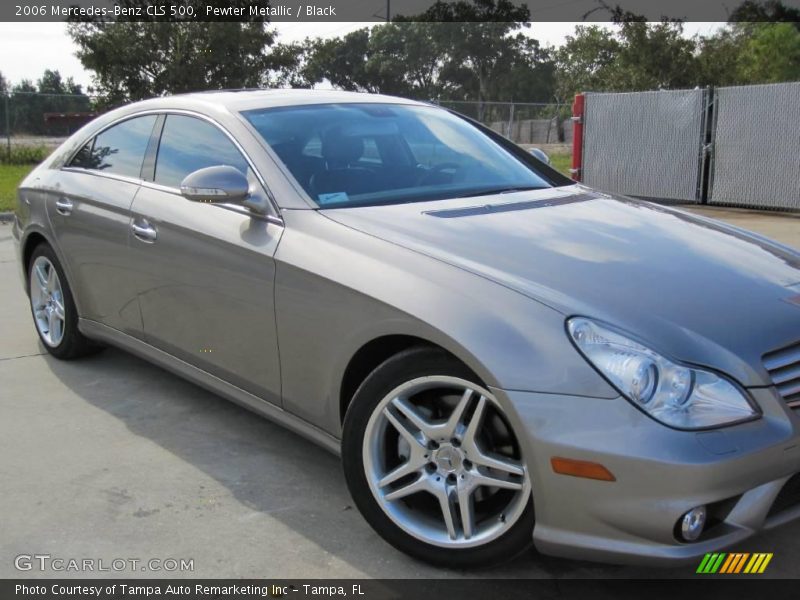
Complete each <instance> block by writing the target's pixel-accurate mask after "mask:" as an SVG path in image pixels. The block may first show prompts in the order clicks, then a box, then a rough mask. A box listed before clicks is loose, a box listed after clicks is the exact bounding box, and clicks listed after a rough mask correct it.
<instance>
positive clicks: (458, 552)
mask: <svg viewBox="0 0 800 600" xmlns="http://www.w3.org/2000/svg"><path fill="white" fill-rule="evenodd" d="M432 375H445V376H451V377H459V378H462V379H465V380H467V381H471V382H473V383H476V384H479V385H482V384H480V379H479V378H478V377H477V376H476V375H475V374H474V373H473V372H472V371H471V370H470V369H469V368H467V367H466V366H465V365H464V364H463V363H461V362H460V361H458V360H457V359H455V358H454V357H452V356H451V355H449V354H447V353H446V352H444V351H442V350H439V349H436V348H432V347H425V346H420V347H414V348H411V349H408V350H405V351H403V352H400V353H399V354H396V355H395V356H393V357H391V358H389V359H388V360H386V361H385V362H384V363H382V364H381V365H380V366H378V367H377V368H376V369H375V370H374V371H373V372H372V373H370V375H369V376H368V377H367V378H366V379H365V380H364V382H363V383H362V384H361V386H360V387H359V388H358V390H357V391H356V393H355V395H354V397H353V399H352V402H351V403H350V405H349V407H348V410H347V414H346V416H345V420H344V428H343V432H342V464H343V468H344V475H345V479H346V481H347V486H348V488H349V490H350V494H351V496H352V497H353V501H354V502H355V504H356V506H357V507H358V509H359V511H360V512H361V514H362V515H363V516H364V518H365V519H366V520H367V522H368V523H369V524H370V525H371V526H372V527H373V528H374V529H375V531H377V532H378V534H379V535H380V536H381V537H383V539H385V540H386V541H387V542H389V543H390V544H392V545H393V546H394V547H395V548H397V549H399V550H401V551H402V552H405V553H406V554H409V555H410V556H413V557H415V558H417V559H420V560H423V561H425V562H427V563H431V564H434V565H438V566H443V567H448V568H457V569H463V568H486V567H491V566H494V565H497V564H499V563H503V562H507V561H509V560H511V559H512V558H514V557H515V556H517V555H519V554H520V553H521V552H523V551H524V550H526V549H527V548H529V547H530V546H531V545H532V543H533V537H532V536H533V525H534V510H533V499H532V498H531V499H529V501H528V504H527V507H526V508H525V510H524V512H523V513H522V515H521V516H520V517H519V519H518V520H517V522H516V524H515V525H514V526H513V527H512V528H510V529H509V530H508V531H507V532H505V533H504V534H503V535H502V536H501V537H499V538H496V539H494V540H491V541H489V542H487V543H486V544H484V545H482V546H476V547H471V548H457V549H453V548H443V547H439V546H435V545H432V544H428V543H426V542H423V541H421V540H419V539H417V538H415V537H413V536H411V535H410V534H408V533H406V532H405V531H404V530H402V529H401V528H400V527H398V526H397V525H395V523H394V522H393V521H392V520H391V519H390V518H389V517H388V516H387V515H386V513H385V512H384V511H383V509H382V508H381V507H380V505H379V504H378V502H377V500H376V499H375V497H374V496H373V494H372V491H371V490H370V487H369V483H368V482H367V474H366V471H365V468H364V462H363V454H362V448H363V440H364V436H365V433H366V427H367V423H368V421H369V419H370V417H371V415H372V413H373V411H374V410H375V408H376V406H377V405H378V404H379V403H380V401H381V400H382V399H383V398H384V397H385V396H386V395H387V394H389V393H390V392H391V391H392V390H393V389H395V388H396V387H397V386H399V385H401V384H403V383H405V382H407V381H410V380H412V379H416V378H418V377H425V376H432Z"/></svg>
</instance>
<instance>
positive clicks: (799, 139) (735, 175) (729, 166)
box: [708, 83, 800, 210]
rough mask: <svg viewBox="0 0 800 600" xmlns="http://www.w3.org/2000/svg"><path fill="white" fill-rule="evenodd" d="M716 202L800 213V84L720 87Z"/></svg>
mask: <svg viewBox="0 0 800 600" xmlns="http://www.w3.org/2000/svg"><path fill="white" fill-rule="evenodd" d="M714 94H715V103H714V104H715V112H716V118H715V119H714V121H715V124H714V132H713V140H714V153H713V160H712V162H711V175H712V179H711V182H710V193H709V199H708V202H709V203H710V204H731V205H736V206H749V207H756V208H789V209H795V210H797V209H800V126H799V125H798V124H800V83H778V84H772V85H752V86H746V87H725V88H717V89H716V90H715V92H714Z"/></svg>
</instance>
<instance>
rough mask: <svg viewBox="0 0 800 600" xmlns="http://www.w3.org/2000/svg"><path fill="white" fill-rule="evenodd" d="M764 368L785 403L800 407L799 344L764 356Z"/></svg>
mask: <svg viewBox="0 0 800 600" xmlns="http://www.w3.org/2000/svg"><path fill="white" fill-rule="evenodd" d="M764 367H765V368H766V369H767V371H768V372H769V376H770V377H771V378H772V383H774V384H775V387H776V388H778V393H779V394H780V395H781V397H782V398H783V399H784V400H786V403H787V404H789V406H792V407H795V406H797V407H800V342H798V343H797V344H794V345H793V346H789V347H788V348H783V349H782V350H776V351H775V352H770V353H769V354H765V355H764Z"/></svg>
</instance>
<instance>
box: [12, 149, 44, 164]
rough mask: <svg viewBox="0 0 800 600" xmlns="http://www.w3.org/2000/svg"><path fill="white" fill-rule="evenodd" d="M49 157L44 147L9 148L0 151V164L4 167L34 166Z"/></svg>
mask: <svg viewBox="0 0 800 600" xmlns="http://www.w3.org/2000/svg"><path fill="white" fill-rule="evenodd" d="M49 155H50V150H48V149H47V148H45V147H44V146H11V151H10V152H9V150H8V149H6V148H2V149H0V164H6V165H34V164H37V163H40V162H42V161H43V160H44V159H45V158H47V157H48V156H49Z"/></svg>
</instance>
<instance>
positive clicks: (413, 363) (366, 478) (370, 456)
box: [342, 347, 534, 568]
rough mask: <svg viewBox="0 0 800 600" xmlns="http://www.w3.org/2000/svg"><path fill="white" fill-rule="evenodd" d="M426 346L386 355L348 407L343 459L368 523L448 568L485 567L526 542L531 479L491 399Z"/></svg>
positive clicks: (456, 365)
mask: <svg viewBox="0 0 800 600" xmlns="http://www.w3.org/2000/svg"><path fill="white" fill-rule="evenodd" d="M476 380H477V378H476V376H475V375H474V374H473V373H472V372H471V371H470V370H469V369H468V368H467V367H465V366H464V365H463V364H462V363H461V362H459V361H458V360H456V359H455V358H453V357H452V356H450V355H448V354H446V353H445V352H443V351H440V350H437V349H433V348H424V347H421V348H413V349H411V350H408V351H405V352H402V353H400V354H398V355H396V356H394V357H393V358H390V359H389V360H387V361H386V362H384V363H383V364H382V365H380V366H379V367H378V368H377V369H376V370H375V371H373V372H372V373H371V374H370V375H369V377H367V379H366V380H365V381H364V383H363V384H362V385H361V387H360V388H359V389H358V391H357V392H356V394H355V397H354V398H353V401H352V403H351V405H350V407H349V409H348V411H347V416H346V418H345V423H344V431H343V439H342V458H343V463H344V470H345V477H346V479H347V484H348V487H349V489H350V493H351V494H352V496H353V499H354V501H355V503H356V505H357V506H358V508H359V510H360V511H361V513H362V514H363V515H364V517H365V518H366V520H367V521H368V522H369V523H370V525H372V527H374V528H375V530H376V531H377V532H378V533H379V534H380V535H381V536H382V537H383V538H384V539H386V540H387V541H388V542H390V543H391V544H392V545H394V546H395V547H397V548H398V549H400V550H402V551H403V552H406V553H407V554H410V555H412V556H414V557H417V558H420V559H422V560H425V561H427V562H430V563H433V564H438V565H443V566H447V567H456V568H464V567H476V566H490V565H493V564H497V563H499V562H502V561H505V560H508V559H510V558H513V557H514V556H515V555H517V554H519V553H520V552H521V551H522V550H524V549H525V548H527V547H528V546H530V544H531V543H532V531H533V523H534V514H533V505H532V499H531V486H530V479H529V477H528V472H527V468H526V466H525V462H524V460H523V457H522V452H521V448H520V444H519V441H518V438H517V436H516V435H515V433H514V431H513V430H512V427H511V425H510V423H509V420H508V418H507V417H506V415H505V414H504V412H503V409H502V408H501V407H500V405H499V404H498V402H497V400H496V399H495V398H494V396H493V395H492V394H491V393H490V392H489V391H488V390H487V389H485V388H484V387H483V386H481V385H480V384H478V383H476Z"/></svg>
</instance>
